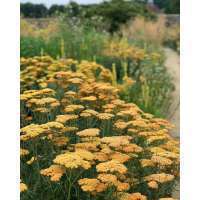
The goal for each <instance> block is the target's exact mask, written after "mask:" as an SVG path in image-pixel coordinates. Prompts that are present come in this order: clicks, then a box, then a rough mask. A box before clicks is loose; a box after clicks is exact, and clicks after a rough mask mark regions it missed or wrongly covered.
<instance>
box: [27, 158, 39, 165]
mask: <svg viewBox="0 0 200 200" xmlns="http://www.w3.org/2000/svg"><path fill="white" fill-rule="evenodd" d="M35 161H37V157H34V156H33V157H32V158H31V159H30V160H29V161H27V162H26V164H27V165H31V164H32V163H33V162H35Z"/></svg>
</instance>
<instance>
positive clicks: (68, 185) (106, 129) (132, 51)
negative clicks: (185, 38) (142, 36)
mask: <svg viewBox="0 0 200 200" xmlns="http://www.w3.org/2000/svg"><path fill="white" fill-rule="evenodd" d="M105 53H106V54H108V53H112V55H113V56H123V58H124V59H127V58H129V57H131V58H133V59H135V60H140V59H142V57H144V56H146V53H145V52H143V51H140V50H139V49H136V48H133V47H131V48H130V47H128V46H126V41H123V42H122V41H121V42H119V43H114V42H113V43H111V47H110V49H109V48H108V49H106V50H105ZM21 67H22V70H21V96H20V102H21V135H20V140H21V149H20V157H21V163H22V166H23V167H22V169H27V168H30V170H27V172H26V171H25V172H23V173H22V175H23V177H22V178H23V180H27V179H25V178H27V177H31V175H33V176H34V177H38V176H43V179H42V180H46V179H47V177H49V178H50V181H52V182H53V183H52V182H50V181H49V180H48V181H44V182H45V183H46V182H47V183H48V186H47V188H45V192H46V194H47V193H48V192H51V191H55V193H56V192H57V191H61V189H62V191H63V193H64V194H66V195H67V199H68V200H69V199H78V195H79V196H81V197H82V195H83V199H87V195H93V196H92V199H94V200H95V199H104V198H105V196H106V195H110V196H109V197H108V198H110V199H119V200H147V199H149V200H154V199H159V198H160V200H168V199H169V200H173V199H172V198H170V197H169V198H163V197H168V196H169V193H165V192H164V193H163V194H159V190H160V188H161V187H165V185H168V184H172V185H173V184H174V183H175V181H176V180H177V179H178V178H179V162H180V160H179V151H180V150H179V142H178V141H176V140H175V139H174V138H172V137H171V136H170V130H171V129H172V128H173V125H171V124H170V123H169V122H168V121H167V120H164V119H160V118H155V117H154V116H153V115H151V114H149V113H145V112H143V111H142V110H141V109H140V108H139V107H138V106H137V105H135V104H134V103H126V102H125V101H123V100H121V99H120V98H119V90H120V88H119V87H116V86H114V85H112V84H111V83H112V80H113V79H112V78H113V77H112V73H111V72H110V71H109V70H107V69H105V68H104V67H103V66H101V65H98V64H97V63H96V62H88V61H82V62H78V61H76V60H73V59H60V60H54V59H52V58H51V57H49V56H41V57H34V58H27V59H26V58H21ZM72 68H73V70H72ZM35 88H37V89H35ZM29 156H30V157H29ZM27 157H28V160H27V159H26V160H25V158H27ZM40 178H41V177H40ZM36 179H37V178H36ZM34 181H35V180H33V183H32V182H31V181H30V184H29V182H27V185H29V190H30V191H31V192H35V191H37V187H42V185H41V183H40V179H39V178H38V179H37V181H38V182H37V181H35V182H34ZM144 184H145V185H146V186H147V187H145V188H146V189H145V193H144V194H146V195H144V194H142V193H140V192H141V191H143V190H144ZM20 187H21V188H22V189H20V190H21V191H26V190H27V186H26V185H25V184H23V183H21V184H20ZM48 187H49V188H48ZM35 188H36V189H35ZM146 190H148V191H146ZM40 191H41V190H40ZM72 191H76V192H72ZM149 191H151V192H152V194H154V193H155V194H159V196H158V197H156V198H154V197H149V196H148V195H147V194H149ZM162 191H165V190H164V189H163V188H162ZM24 194H25V193H24ZM55 195H57V193H56V194H55ZM59 195H61V194H59ZM108 198H107V199H108ZM79 199H80V198H79Z"/></svg>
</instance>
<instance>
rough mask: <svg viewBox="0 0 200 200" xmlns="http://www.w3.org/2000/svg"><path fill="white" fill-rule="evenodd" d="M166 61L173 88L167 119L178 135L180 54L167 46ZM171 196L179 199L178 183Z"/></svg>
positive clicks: (174, 135)
mask: <svg viewBox="0 0 200 200" xmlns="http://www.w3.org/2000/svg"><path fill="white" fill-rule="evenodd" d="M164 52H165V56H166V61H165V66H166V67H167V69H168V72H169V73H170V74H171V75H172V77H173V83H174V85H175V90H174V92H173V95H172V99H173V102H172V105H171V107H170V109H169V113H168V120H169V121H170V122H171V123H173V124H174V125H175V126H176V128H175V129H174V130H173V131H172V136H173V137H176V138H179V137H180V56H179V55H178V54H177V53H176V52H175V51H173V50H172V49H169V48H164ZM173 198H175V199H180V184H178V185H177V187H176V188H175V191H174V193H173Z"/></svg>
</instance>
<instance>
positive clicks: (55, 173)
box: [40, 165, 65, 181]
mask: <svg viewBox="0 0 200 200" xmlns="http://www.w3.org/2000/svg"><path fill="white" fill-rule="evenodd" d="M64 173H65V168H64V167H62V166H60V165H51V166H50V167H49V168H47V169H43V170H41V171H40V174H42V175H44V176H50V177H51V178H50V179H51V181H59V180H60V178H61V177H62V175H63V174H64Z"/></svg>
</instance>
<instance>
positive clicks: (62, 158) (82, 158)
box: [53, 150, 94, 170]
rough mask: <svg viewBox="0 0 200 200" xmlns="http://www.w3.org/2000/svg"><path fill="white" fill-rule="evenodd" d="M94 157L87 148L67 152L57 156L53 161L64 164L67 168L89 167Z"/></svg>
mask: <svg viewBox="0 0 200 200" xmlns="http://www.w3.org/2000/svg"><path fill="white" fill-rule="evenodd" d="M93 158H94V156H93V154H92V153H90V152H89V151H86V150H77V151H75V152H67V153H64V154H60V155H58V156H56V158H55V159H54V160H53V162H54V163H55V164H57V165H61V166H64V167H65V168H66V169H77V168H83V169H86V170H87V169H89V168H91V162H90V161H92V160H93Z"/></svg>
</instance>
